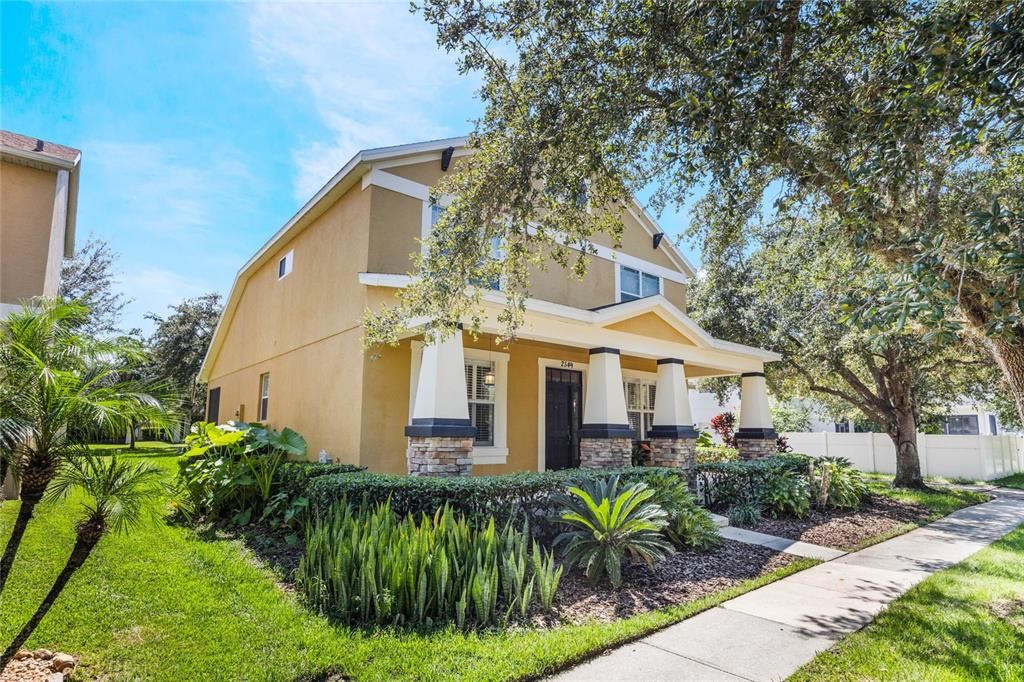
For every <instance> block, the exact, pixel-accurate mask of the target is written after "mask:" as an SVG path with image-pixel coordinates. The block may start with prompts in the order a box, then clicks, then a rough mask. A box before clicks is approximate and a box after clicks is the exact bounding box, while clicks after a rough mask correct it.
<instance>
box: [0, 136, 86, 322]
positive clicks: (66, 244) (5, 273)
mask: <svg viewBox="0 0 1024 682" xmlns="http://www.w3.org/2000/svg"><path fill="white" fill-rule="evenodd" d="M81 160H82V153H81V152H79V151H78V150H77V149H72V148H71V147H65V146H63V145H59V144H53V143H52V142H44V141H43V140H39V139H36V138H34V137H26V136H25V135H19V134H17V133H12V132H8V131H6V130H0V317H3V316H4V315H6V314H7V313H8V312H9V311H10V310H12V309H16V308H19V307H21V302H22V301H26V300H30V299H32V298H35V297H37V296H56V295H57V289H58V287H59V286H60V267H61V262H62V261H63V259H64V258H70V257H71V256H72V254H73V253H74V250H75V215H76V213H77V207H78V177H79V168H80V167H81Z"/></svg>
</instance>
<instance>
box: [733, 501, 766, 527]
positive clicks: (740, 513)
mask: <svg viewBox="0 0 1024 682" xmlns="http://www.w3.org/2000/svg"><path fill="white" fill-rule="evenodd" d="M726 516H728V517H729V525H730V526H748V527H749V526H756V525H757V524H758V523H760V522H761V505H760V504H759V503H758V502H757V501H756V500H747V501H744V502H737V503H736V504H734V505H733V506H731V507H729V509H728V510H727V511H726Z"/></svg>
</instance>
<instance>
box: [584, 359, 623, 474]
mask: <svg viewBox="0 0 1024 682" xmlns="http://www.w3.org/2000/svg"><path fill="white" fill-rule="evenodd" d="M635 435H636V434H635V432H634V431H633V429H632V428H631V427H630V426H629V417H628V416H627V415H626V394H625V392H624V391H623V389H622V365H621V363H620V362H619V349H618V348H605V347H602V348H591V349H590V366H589V369H588V372H587V392H586V400H585V401H584V403H583V426H582V427H581V428H580V466H581V467H582V468H584V469H609V468H618V467H624V466H628V465H629V464H630V461H631V458H632V455H633V438H634V437H635Z"/></svg>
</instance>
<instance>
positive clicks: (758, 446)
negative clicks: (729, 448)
mask: <svg viewBox="0 0 1024 682" xmlns="http://www.w3.org/2000/svg"><path fill="white" fill-rule="evenodd" d="M775 442H776V441H775V439H774V438H772V439H771V440H769V439H767V438H737V439H736V448H737V449H738V450H739V451H740V459H761V458H762V457H768V456H769V455H774V454H776V452H777V449H776V446H775Z"/></svg>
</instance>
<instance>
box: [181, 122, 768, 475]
mask: <svg viewBox="0 0 1024 682" xmlns="http://www.w3.org/2000/svg"><path fill="white" fill-rule="evenodd" d="M463 145H464V140H463V139H461V138H459V139H449V140H438V141H433V142H424V143H419V144H410V145H403V146H397V147H386V148H380V149H371V150H367V151H363V152H360V153H358V154H356V155H355V156H354V157H353V158H352V159H351V160H350V161H349V162H348V163H347V164H346V165H345V166H344V168H342V169H341V170H340V171H339V172H338V173H337V174H336V175H335V176H334V177H333V178H332V179H331V180H330V181H329V182H328V183H327V184H326V185H325V186H324V187H323V188H322V189H321V190H320V191H319V192H317V194H316V195H315V196H314V197H313V198H312V199H310V200H309V202H308V203H306V205H305V206H303V207H302V209H301V210H300V211H299V212H298V213H297V214H296V215H295V216H294V217H293V218H292V219H291V220H289V221H288V222H287V223H286V224H285V225H284V226H283V227H282V228H281V229H280V230H279V231H278V232H277V233H276V234H275V235H274V236H273V237H272V238H271V239H270V241H268V242H267V243H266V244H265V245H264V246H263V247H262V248H261V249H260V250H259V251H258V252H257V253H256V254H255V255H254V256H253V257H252V258H251V259H250V260H249V261H248V262H247V263H246V264H245V265H244V266H243V267H242V268H241V270H240V271H239V273H238V275H237V277H236V279H235V282H234V285H233V287H232V289H231V293H230V295H229V297H228V299H227V303H226V306H225V309H224V313H223V315H222V317H221V320H220V323H219V325H218V327H217V330H216V333H215V334H214V338H213V342H212V344H211V347H210V349H209V352H208V354H207V357H206V360H205V362H204V364H203V368H202V371H201V373H200V378H201V379H202V380H203V381H205V382H208V384H209V407H208V419H209V420H210V421H221V422H223V421H227V420H231V419H237V420H242V421H261V422H266V423H268V424H269V425H271V426H273V427H275V428H281V427H284V426H288V427H291V428H293V429H295V430H297V431H299V432H300V433H302V434H303V435H304V436H305V437H306V440H307V442H308V443H309V446H310V455H311V457H314V458H315V457H317V455H318V454H320V455H321V456H322V457H326V458H330V459H331V460H333V461H338V462H348V463H353V464H361V465H364V466H366V467H369V468H370V469H372V470H375V471H385V472H394V473H400V472H412V473H416V474H439V475H450V474H457V473H463V474H464V473H474V474H496V473H505V472H512V471H523V470H544V469H554V468H565V467H571V466H613V465H616V464H628V462H629V456H630V451H631V449H632V443H633V441H634V440H636V439H640V438H650V439H651V443H652V448H653V450H654V456H655V461H656V462H660V463H665V464H685V463H686V461H688V460H689V458H691V457H692V452H693V439H694V437H695V436H696V433H695V431H694V430H693V428H692V424H693V420H692V418H691V416H690V407H689V399H688V392H687V390H688V389H687V381H688V379H695V378H699V377H708V376H722V375H743V377H744V378H743V381H742V388H743V391H742V393H743V395H742V401H743V406H742V407H743V409H742V411H741V415H742V420H743V423H742V424H741V427H742V428H741V435H742V436H743V437H744V440H743V444H744V445H743V451H744V453H745V454H747V455H748V456H753V455H756V454H763V453H765V452H768V451H773V450H774V438H775V434H774V431H773V430H772V425H771V418H770V413H769V410H768V402H767V394H766V388H765V382H764V374H763V368H764V363H765V362H770V361H774V360H778V359H779V356H778V355H777V354H775V353H772V352H769V351H765V350H761V349H757V348H750V347H747V346H742V345H739V344H736V343H730V342H728V341H723V340H719V339H715V338H713V337H711V336H710V335H708V334H707V333H706V332H704V331H703V330H702V329H700V327H698V326H697V325H696V324H695V323H694V322H693V321H692V320H691V319H690V318H689V317H687V315H686V312H685V311H686V298H687V285H688V283H689V281H690V279H691V278H692V277H693V276H694V274H695V273H694V269H693V267H692V266H691V265H690V264H689V263H687V261H686V259H685V258H684V257H683V256H682V255H681V254H680V253H679V252H678V251H677V250H676V249H675V248H674V246H673V245H672V241H671V239H662V238H661V234H662V233H661V230H660V229H659V227H658V226H657V224H656V223H655V222H654V220H653V219H652V218H651V217H650V216H649V215H647V214H646V212H645V211H644V210H643V208H641V207H640V206H639V205H638V204H634V205H633V206H632V207H631V208H629V210H628V211H626V213H625V214H624V216H623V220H624V223H625V230H624V233H623V236H622V245H621V246H620V247H617V248H613V246H612V243H611V241H610V238H608V237H606V236H603V235H602V236H598V237H597V238H596V243H595V248H596V251H597V253H596V254H595V255H593V256H592V257H591V261H590V267H589V270H588V274H587V276H586V278H585V280H584V281H579V280H577V279H575V278H574V277H572V276H570V275H569V273H567V272H565V271H564V270H562V269H561V268H559V267H558V266H552V267H550V268H548V269H547V270H538V271H537V272H534V273H532V298H530V299H529V300H528V302H527V306H526V315H525V325H524V326H523V328H522V329H521V330H520V332H519V338H518V339H517V340H516V341H515V342H514V343H512V344H511V345H509V346H499V345H497V344H496V343H495V338H496V337H495V333H496V332H498V331H499V328H498V326H497V323H496V321H495V320H496V318H497V314H498V312H499V311H500V310H501V309H502V307H503V302H504V298H503V296H502V294H501V291H500V288H499V289H497V290H493V291H488V292H486V293H485V295H484V303H483V305H484V308H485V312H486V314H487V319H486V320H485V321H484V323H483V327H482V331H483V333H482V334H480V335H479V336H478V337H476V338H474V337H473V336H472V335H470V334H469V333H468V332H460V333H458V334H454V335H453V336H451V337H450V338H449V339H448V340H446V341H444V342H442V343H438V344H433V345H428V346H424V344H423V343H422V342H421V340H420V337H419V336H417V335H416V334H415V333H412V334H410V335H409V336H408V338H405V339H403V340H402V342H401V343H400V344H399V345H398V346H397V347H394V348H391V347H387V348H382V349H380V350H379V351H377V352H374V353H364V352H363V350H362V345H361V344H362V336H363V330H362V326H361V318H362V316H363V313H364V311H365V310H366V309H368V308H369V309H377V308H379V307H381V306H386V305H389V304H391V303H392V302H393V301H394V297H395V293H396V291H398V290H399V289H401V288H402V287H405V286H407V285H408V283H409V281H410V275H409V274H408V273H409V271H410V270H411V268H412V267H413V265H412V260H411V255H412V254H413V253H415V252H416V251H417V250H418V249H420V241H419V240H420V239H421V238H423V237H424V236H426V235H428V234H429V232H430V229H431V226H432V224H433V222H434V221H435V220H436V217H437V215H438V212H439V211H441V210H443V209H442V208H439V207H437V206H434V205H432V203H431V201H430V199H429V196H428V194H429V188H430V187H431V185H433V184H435V183H436V182H437V181H438V179H439V178H441V177H442V176H443V175H444V174H445V173H446V172H451V170H452V169H453V168H455V167H456V166H457V164H458V163H459V160H460V158H461V157H463V156H464V155H466V154H467V153H471V152H469V151H468V150H466V149H465V147H464V146H463Z"/></svg>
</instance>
